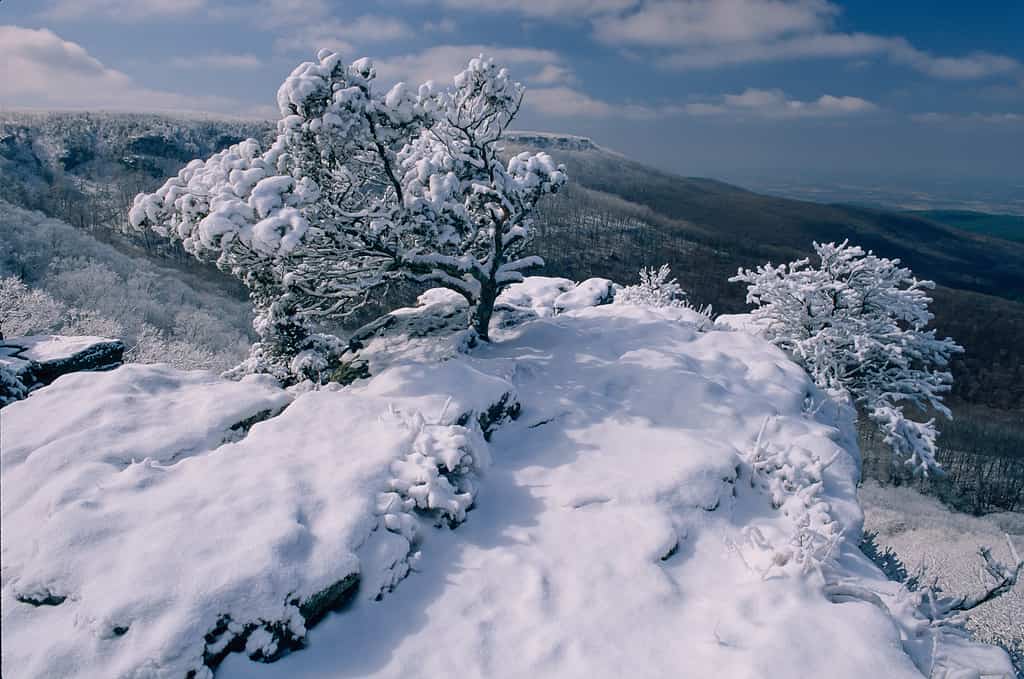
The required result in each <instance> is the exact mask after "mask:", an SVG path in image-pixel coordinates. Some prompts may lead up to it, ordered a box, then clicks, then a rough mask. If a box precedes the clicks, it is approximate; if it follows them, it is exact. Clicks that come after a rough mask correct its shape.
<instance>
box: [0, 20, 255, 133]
mask: <svg viewBox="0 0 1024 679" xmlns="http://www.w3.org/2000/svg"><path fill="white" fill-rule="evenodd" d="M0 45H3V46H4V58H3V59H2V60H0V106H5V107H10V108H47V109H57V108H75V109H105V110H122V111H126V110H127V111H168V110H173V111H219V112H223V113H229V114H233V115H243V114H252V113H255V111H254V110H251V109H249V110H247V109H246V108H245V107H243V106H241V105H240V104H239V103H238V102H237V101H235V100H232V99H228V98H225V97H202V96H191V95H184V94H178V93H175V92H167V91H163V90H155V89H150V88H147V87H143V86H141V85H139V84H138V83H136V82H134V81H133V80H132V78H130V77H129V76H128V75H127V74H125V73H122V72H121V71H118V70H116V69H113V68H109V67H107V66H105V65H104V64H103V63H101V62H100V61H99V60H98V59H96V58H95V57H93V56H92V55H90V54H89V53H88V52H87V51H86V50H85V49H84V48H82V46H81V45H78V44H76V43H73V42H69V41H67V40H63V39H61V38H60V36H58V35H57V34H55V33H54V32H53V31H50V30H47V29H39V30H36V29H30V28H22V27H20V26H0Z"/></svg>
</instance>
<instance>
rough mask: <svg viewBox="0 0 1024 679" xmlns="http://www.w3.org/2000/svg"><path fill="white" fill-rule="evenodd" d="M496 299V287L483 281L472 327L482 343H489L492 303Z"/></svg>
mask: <svg viewBox="0 0 1024 679" xmlns="http://www.w3.org/2000/svg"><path fill="white" fill-rule="evenodd" d="M497 298H498V286H497V284H496V283H495V282H494V281H493V280H490V279H488V280H486V281H483V282H482V283H481V285H480V301H479V302H477V305H476V314H475V317H474V319H473V326H474V327H475V328H476V334H477V336H478V337H479V338H480V339H481V340H483V341H484V342H490V341H491V335H490V328H491V316H492V315H493V314H494V301H495V300H496V299H497Z"/></svg>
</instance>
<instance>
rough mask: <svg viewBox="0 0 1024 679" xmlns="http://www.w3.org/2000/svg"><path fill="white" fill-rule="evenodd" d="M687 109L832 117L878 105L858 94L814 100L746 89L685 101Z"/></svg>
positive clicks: (729, 113) (763, 115) (716, 113)
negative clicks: (713, 98)
mask: <svg viewBox="0 0 1024 679" xmlns="http://www.w3.org/2000/svg"><path fill="white" fill-rule="evenodd" d="M685 109H686V112H687V113H689V114H690V115H694V116H738V117H755V118H769V119H779V118H833V117H843V116H851V115H860V114H864V113H870V112H872V111H876V110H878V106H876V105H875V104H873V103H872V102H870V101H868V100H866V99H862V98H860V97H851V96H840V97H837V96H834V95H831V94H823V95H822V96H820V97H818V98H817V99H813V100H809V101H801V100H799V99H790V98H789V97H787V96H786V93H785V92H783V91H782V90H759V89H754V88H749V89H747V90H744V91H743V92H741V93H739V94H726V95H723V96H721V97H719V98H717V99H716V100H713V101H705V102H695V103H691V104H688V105H687V106H686V107H685Z"/></svg>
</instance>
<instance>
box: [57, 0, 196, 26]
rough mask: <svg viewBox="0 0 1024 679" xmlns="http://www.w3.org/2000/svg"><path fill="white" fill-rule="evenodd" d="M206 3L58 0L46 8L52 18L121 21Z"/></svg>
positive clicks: (173, 13) (184, 0)
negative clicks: (100, 18)
mask: <svg viewBox="0 0 1024 679" xmlns="http://www.w3.org/2000/svg"><path fill="white" fill-rule="evenodd" d="M204 7H206V0H56V1H55V2H54V3H53V4H51V5H50V6H49V7H47V8H46V9H45V10H43V12H42V15H43V16H44V17H46V18H48V19H57V20H70V19H81V18H83V17H90V18H96V17H102V18H105V19H113V20H114V21H119V22H130V21H142V20H146V19H152V18H158V17H168V16H182V15H186V14H191V13H193V12H196V11H198V10H200V9H203V8H204Z"/></svg>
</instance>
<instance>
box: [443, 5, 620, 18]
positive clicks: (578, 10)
mask: <svg viewBox="0 0 1024 679" xmlns="http://www.w3.org/2000/svg"><path fill="white" fill-rule="evenodd" d="M638 2H639V0H441V4H442V5H444V6H445V7H448V8H450V9H457V10H466V11H483V12H515V13H518V14H524V15H526V16H528V17H536V18H543V19H565V18H569V19H578V18H580V17H592V16H600V15H604V14H609V13H618V12H622V11H625V10H628V9H631V8H633V7H635V6H636V5H637V4H638Z"/></svg>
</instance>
